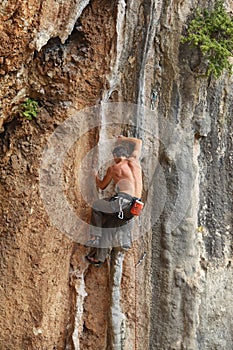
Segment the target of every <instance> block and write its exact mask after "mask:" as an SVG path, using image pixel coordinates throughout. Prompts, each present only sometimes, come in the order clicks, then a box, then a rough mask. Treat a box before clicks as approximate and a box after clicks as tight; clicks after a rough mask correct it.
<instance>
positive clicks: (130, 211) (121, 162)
mask: <svg viewBox="0 0 233 350" xmlns="http://www.w3.org/2000/svg"><path fill="white" fill-rule="evenodd" d="M130 144H131V148H133V149H132V151H131V152H130V153H129V150H128V148H127V146H129V145H130ZM132 146H133V147H132ZM141 148H142V141H141V140H140V139H137V138H134V137H125V136H122V135H120V136H118V137H117V142H116V146H115V148H114V149H113V151H112V153H113V157H114V164H113V165H112V166H110V167H109V168H108V169H107V172H106V175H105V176H104V177H103V179H102V180H101V179H100V178H99V176H98V174H96V185H97V187H99V188H100V189H102V190H103V189H105V188H106V187H107V186H108V185H109V184H110V182H111V181H113V182H114V184H115V186H116V192H117V193H116V195H114V196H113V197H111V198H110V199H107V200H106V199H99V200H97V201H95V202H94V204H93V208H92V215H91V220H90V225H91V226H90V227H91V229H90V240H89V241H88V242H86V244H85V245H86V246H91V247H94V249H93V252H91V253H89V254H88V255H87V256H86V259H87V260H88V261H89V262H90V263H91V264H94V265H96V266H100V265H101V264H102V263H103V262H104V261H105V259H106V257H107V255H108V251H109V249H108V248H101V240H102V238H103V230H102V229H103V228H104V229H105V228H111V227H113V225H115V227H117V226H121V225H124V224H125V223H126V222H127V221H129V220H131V219H132V218H133V217H134V216H135V215H139V214H140V210H141V209H142V207H143V203H142V202H141V200H140V199H141V194H142V170H141V165H140V155H141ZM135 209H136V210H135ZM138 209H139V211H138V212H137V210H138ZM105 232H106V231H105Z"/></svg>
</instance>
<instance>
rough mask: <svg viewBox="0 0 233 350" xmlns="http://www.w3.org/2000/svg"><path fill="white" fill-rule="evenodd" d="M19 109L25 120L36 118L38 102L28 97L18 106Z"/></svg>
mask: <svg viewBox="0 0 233 350" xmlns="http://www.w3.org/2000/svg"><path fill="white" fill-rule="evenodd" d="M20 107H21V108H20V109H21V111H20V115H21V116H22V117H24V118H26V119H27V120H32V119H33V118H36V116H37V113H38V109H39V106H38V102H37V101H35V100H34V99H32V98H28V99H27V100H26V101H25V102H23V103H22V104H21V106H20Z"/></svg>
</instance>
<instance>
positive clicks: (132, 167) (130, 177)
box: [111, 158, 142, 198]
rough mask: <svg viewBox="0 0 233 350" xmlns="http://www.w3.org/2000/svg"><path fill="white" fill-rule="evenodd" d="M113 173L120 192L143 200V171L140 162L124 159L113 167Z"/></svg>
mask: <svg viewBox="0 0 233 350" xmlns="http://www.w3.org/2000/svg"><path fill="white" fill-rule="evenodd" d="M111 173H112V178H113V181H114V183H115V184H116V185H117V189H118V191H119V192H125V193H128V194H130V195H131V196H133V197H137V198H141V195H142V170H141V166H140V163H139V162H138V161H136V160H135V159H134V158H132V159H123V160H121V161H120V162H119V163H116V164H114V165H113V166H112V167H111Z"/></svg>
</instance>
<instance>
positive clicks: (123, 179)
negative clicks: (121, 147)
mask: <svg viewBox="0 0 233 350" xmlns="http://www.w3.org/2000/svg"><path fill="white" fill-rule="evenodd" d="M118 142H120V143H121V144H124V142H130V143H132V144H133V145H134V149H133V151H132V153H131V154H130V156H129V157H126V156H121V155H119V154H114V150H113V156H114V161H115V164H114V165H112V166H110V167H109V168H108V170H107V172H106V175H105V176H104V178H103V180H100V179H99V178H98V176H96V184H97V186H98V187H99V188H101V189H105V188H106V187H107V186H108V185H109V183H110V182H111V181H112V180H113V181H114V183H115V185H116V186H117V190H118V192H125V193H128V194H129V195H131V196H133V197H137V198H141V194H142V170H141V165H140V161H139V158H140V155H141V147H142V141H141V140H139V139H136V138H133V137H124V136H118Z"/></svg>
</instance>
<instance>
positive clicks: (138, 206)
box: [118, 197, 144, 220]
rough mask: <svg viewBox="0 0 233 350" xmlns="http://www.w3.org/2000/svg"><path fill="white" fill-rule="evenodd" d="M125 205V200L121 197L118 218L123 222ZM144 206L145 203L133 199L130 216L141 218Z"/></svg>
mask: <svg viewBox="0 0 233 350" xmlns="http://www.w3.org/2000/svg"><path fill="white" fill-rule="evenodd" d="M123 203H124V198H122V197H119V206H120V210H119V213H118V218H119V219H121V220H123V219H124V212H123ZM143 206H144V203H143V202H142V201H141V200H140V199H139V198H136V197H133V202H132V204H131V207H130V214H132V215H134V216H140V214H141V212H142V209H143Z"/></svg>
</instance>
